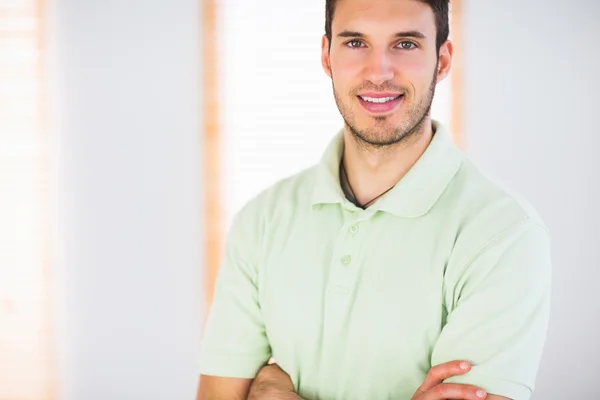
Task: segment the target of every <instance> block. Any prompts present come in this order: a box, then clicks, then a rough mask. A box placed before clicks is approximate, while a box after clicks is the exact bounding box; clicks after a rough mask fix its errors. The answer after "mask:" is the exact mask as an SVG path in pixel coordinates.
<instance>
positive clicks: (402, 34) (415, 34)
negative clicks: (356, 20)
mask: <svg viewBox="0 0 600 400" xmlns="http://www.w3.org/2000/svg"><path fill="white" fill-rule="evenodd" d="M337 36H338V37H340V38H350V37H353V38H354V37H356V38H362V37H364V36H365V35H363V34H362V33H360V32H354V31H342V32H340V33H339V34H338V35H337ZM394 37H397V38H399V37H412V38H416V39H426V36H425V35H423V34H422V33H421V32H419V31H406V32H397V33H396V34H394Z"/></svg>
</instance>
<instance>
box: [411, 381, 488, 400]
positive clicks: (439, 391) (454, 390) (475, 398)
mask: <svg viewBox="0 0 600 400" xmlns="http://www.w3.org/2000/svg"><path fill="white" fill-rule="evenodd" d="M486 397H487V393H486V392H485V390H483V389H481V388H478V387H477V386H473V385H463V384H459V383H442V384H440V385H437V386H435V387H434V388H432V389H430V390H429V391H427V392H426V393H425V396H424V397H423V400H444V399H461V400H482V399H485V398H486Z"/></svg>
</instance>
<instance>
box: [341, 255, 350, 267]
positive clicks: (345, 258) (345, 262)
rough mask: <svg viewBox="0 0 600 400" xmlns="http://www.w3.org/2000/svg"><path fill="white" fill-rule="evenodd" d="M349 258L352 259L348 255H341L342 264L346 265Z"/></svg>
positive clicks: (348, 262)
mask: <svg viewBox="0 0 600 400" xmlns="http://www.w3.org/2000/svg"><path fill="white" fill-rule="evenodd" d="M351 260H352V259H351V258H350V256H344V257H342V264H344V265H348V264H350V261H351Z"/></svg>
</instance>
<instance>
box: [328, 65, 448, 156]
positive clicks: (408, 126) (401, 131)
mask: <svg viewBox="0 0 600 400" xmlns="http://www.w3.org/2000/svg"><path fill="white" fill-rule="evenodd" d="M437 70H438V66H437V65H436V67H435V70H434V75H433V79H432V81H431V84H430V85H429V90H428V91H427V93H426V95H425V96H423V97H421V99H420V100H419V101H418V102H417V103H416V104H413V105H412V106H411V107H410V109H409V110H408V113H407V114H408V115H407V118H405V119H404V120H403V121H401V122H400V124H399V125H397V126H390V125H389V123H388V122H387V121H388V120H389V117H388V116H381V117H373V120H374V121H375V124H376V125H375V126H374V127H372V128H367V129H360V128H359V127H358V124H357V122H356V118H355V115H354V113H353V111H352V110H351V108H350V107H346V105H345V104H344V102H343V101H342V100H341V96H340V94H339V93H338V92H337V91H336V90H335V84H334V80H333V78H332V80H331V82H332V86H333V95H334V97H335V102H336V104H337V107H338V109H339V111H340V114H341V115H342V118H343V119H344V122H345V125H346V128H347V129H348V130H349V131H350V133H351V134H352V136H354V138H355V139H356V140H357V141H358V142H359V143H361V144H363V145H364V146H366V147H370V148H377V149H381V148H385V147H389V146H394V145H397V144H399V143H401V142H406V141H407V140H408V139H409V138H411V137H414V136H415V135H417V134H418V133H420V132H422V131H423V128H424V123H425V122H426V121H427V117H429V115H430V112H431V104H432V103H433V97H434V95H435V87H436V84H437ZM378 90H379V91H384V90H394V89H391V88H390V87H389V86H387V87H385V86H384V87H380V88H379V89H378ZM396 91H397V90H396ZM402 106H404V105H401V107H402Z"/></svg>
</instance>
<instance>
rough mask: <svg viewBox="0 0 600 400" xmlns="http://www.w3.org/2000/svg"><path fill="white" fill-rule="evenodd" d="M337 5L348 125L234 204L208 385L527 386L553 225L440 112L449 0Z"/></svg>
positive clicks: (420, 393) (437, 389) (330, 25)
mask: <svg viewBox="0 0 600 400" xmlns="http://www.w3.org/2000/svg"><path fill="white" fill-rule="evenodd" d="M326 9H327V12H326V34H325V36H324V37H323V42H322V64H323V68H324V70H325V72H326V73H327V74H328V75H329V77H330V78H331V80H332V83H333V89H334V90H333V91H334V95H335V100H336V103H337V105H338V108H339V110H340V113H341V114H342V116H343V118H344V120H345V126H344V129H343V131H342V132H340V134H339V135H338V136H336V137H335V138H334V140H333V141H332V143H331V145H330V147H329V148H328V149H327V151H326V152H325V155H324V157H323V160H322V162H321V163H320V164H319V165H317V166H315V167H313V168H310V169H308V170H306V171H304V172H302V173H300V174H298V175H296V176H293V177H291V178H288V179H286V180H284V181H282V182H279V183H278V184H276V185H275V186H273V187H272V188H270V189H268V190H266V191H265V192H263V193H262V194H261V195H259V196H258V197H257V198H256V199H254V200H252V201H251V202H250V203H249V204H247V205H246V206H245V207H244V209H243V210H242V211H240V212H239V213H238V215H237V216H236V219H235V221H234V224H233V226H232V228H231V232H230V234H229V238H228V243H227V249H226V254H225V260H224V263H223V265H222V268H221V271H220V273H219V278H218V280H217V286H216V293H215V299H214V304H213V306H212V309H211V313H210V317H209V320H208V325H207V327H206V332H205V337H204V343H203V351H202V355H201V363H202V368H201V374H202V375H201V378H200V386H199V391H198V398H199V399H201V400H213V399H219V400H235V399H244V398H246V397H249V398H250V399H258V400H261V399H263V400H264V399H299V398H304V399H308V400H317V399H322V400H342V399H343V400H353V399H357V400H358V399H360V400H364V399H373V400H377V399H413V400H441V399H462V400H471V399H473V400H474V399H481V398H486V396H487V399H490V400H499V399H513V400H523V399H529V398H530V396H531V393H532V390H533V386H534V381H535V376H536V373H537V369H538V365H539V361H540V357H541V353H542V348H543V343H544V340H545V333H546V327H547V323H548V311H549V287H550V256H549V253H550V250H549V238H548V234H547V231H546V229H545V228H544V225H543V223H542V222H541V220H540V218H539V217H538V216H537V214H536V213H535V211H534V210H533V209H532V208H531V207H530V206H529V205H528V204H527V203H526V202H524V201H522V200H520V199H518V198H517V197H516V196H515V195H512V194H510V193H509V192H508V191H506V190H505V189H502V188H501V187H500V186H499V185H497V184H495V183H494V182H493V181H492V180H491V179H489V178H487V177H486V176H485V175H484V174H483V173H481V172H480V170H479V169H478V168H477V167H476V166H475V165H474V164H473V163H472V162H471V161H470V160H468V159H467V158H466V157H465V156H464V155H463V154H462V153H461V152H460V151H459V150H458V149H457V148H456V147H455V146H454V145H453V144H452V142H451V140H450V139H449V136H448V134H447V132H446V131H445V129H444V127H443V126H441V125H440V124H439V123H437V122H435V121H432V120H431V118H430V114H429V111H430V107H431V102H432V99H433V95H434V90H435V85H436V84H437V82H439V81H441V80H442V79H444V78H445V77H446V76H447V75H448V73H449V70H450V65H451V61H452V54H453V48H452V44H451V43H450V42H449V41H448V40H447V38H448V2H447V0H337V1H334V0H327V2H326ZM271 357H273V358H274V360H275V361H276V364H273V365H267V366H265V364H266V363H267V361H268V360H269V359H270V358H271Z"/></svg>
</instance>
